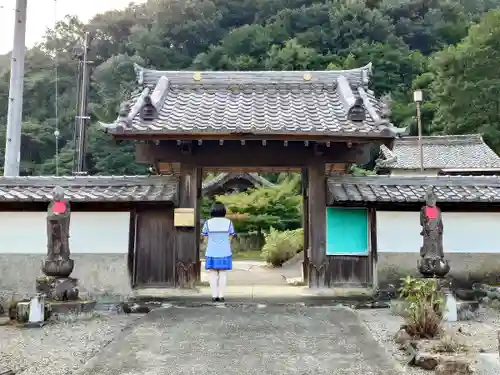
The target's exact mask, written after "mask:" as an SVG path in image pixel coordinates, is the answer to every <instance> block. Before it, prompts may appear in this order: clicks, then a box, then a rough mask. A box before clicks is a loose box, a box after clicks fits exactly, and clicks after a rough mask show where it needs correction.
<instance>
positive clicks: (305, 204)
mask: <svg viewBox="0 0 500 375" xmlns="http://www.w3.org/2000/svg"><path fill="white" fill-rule="evenodd" d="M302 228H304V261H303V262H302V276H303V277H304V281H306V280H309V198H308V177H307V168H302Z"/></svg>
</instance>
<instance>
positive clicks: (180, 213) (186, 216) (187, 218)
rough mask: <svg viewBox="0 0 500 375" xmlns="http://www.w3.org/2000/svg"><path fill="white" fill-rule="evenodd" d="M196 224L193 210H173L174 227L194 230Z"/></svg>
mask: <svg viewBox="0 0 500 375" xmlns="http://www.w3.org/2000/svg"><path fill="white" fill-rule="evenodd" d="M195 222H196V218H195V211H194V208H176V209H174V226H175V227H190V228H194V226H195Z"/></svg>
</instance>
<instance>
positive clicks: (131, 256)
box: [127, 209, 136, 288]
mask: <svg viewBox="0 0 500 375" xmlns="http://www.w3.org/2000/svg"><path fill="white" fill-rule="evenodd" d="M135 231H136V212H135V209H132V210H131V211H130V219H129V226H128V256H127V266H128V275H129V278H130V285H131V286H132V288H133V287H135V265H136V262H135Z"/></svg>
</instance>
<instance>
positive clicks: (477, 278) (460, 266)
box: [378, 252, 500, 289]
mask: <svg viewBox="0 0 500 375" xmlns="http://www.w3.org/2000/svg"><path fill="white" fill-rule="evenodd" d="M445 258H446V259H447V260H448V261H449V263H450V266H451V270H450V273H449V274H448V276H447V278H450V279H451V280H453V285H454V287H457V288H466V289H468V288H469V287H470V286H471V285H472V284H473V283H476V282H481V283H487V284H500V253H447V254H445ZM418 259H419V254H418V253H383V252H380V253H379V254H378V278H379V286H380V287H382V288H384V287H386V286H387V285H388V284H394V285H398V284H399V281H400V279H401V278H403V277H405V276H408V275H411V276H418V275H419V273H418V272H417V260H418Z"/></svg>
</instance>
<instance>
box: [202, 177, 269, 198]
mask: <svg viewBox="0 0 500 375" xmlns="http://www.w3.org/2000/svg"><path fill="white" fill-rule="evenodd" d="M232 179H244V180H247V181H250V183H252V184H253V185H254V186H271V185H273V184H272V183H271V182H269V181H268V180H266V179H265V178H264V177H262V176H261V175H259V174H258V173H247V172H243V173H220V174H218V175H217V176H215V177H214V178H212V179H211V180H209V181H207V182H205V183H204V184H203V186H202V190H203V194H206V193H207V192H209V191H211V190H213V189H215V188H217V187H218V186H222V185H224V184H225V183H226V182H228V181H230V180H232Z"/></svg>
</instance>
